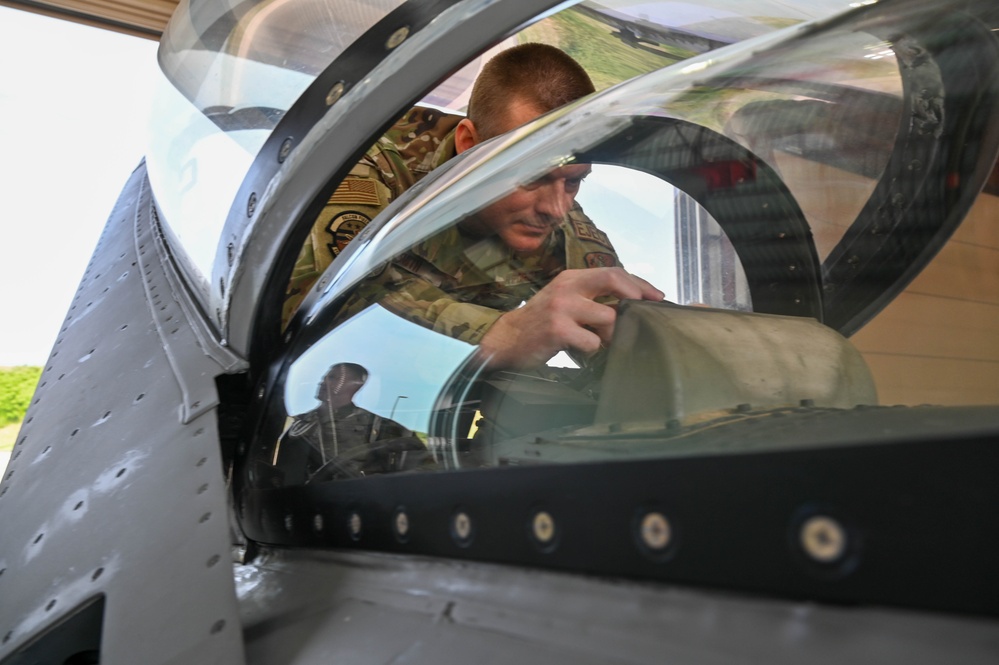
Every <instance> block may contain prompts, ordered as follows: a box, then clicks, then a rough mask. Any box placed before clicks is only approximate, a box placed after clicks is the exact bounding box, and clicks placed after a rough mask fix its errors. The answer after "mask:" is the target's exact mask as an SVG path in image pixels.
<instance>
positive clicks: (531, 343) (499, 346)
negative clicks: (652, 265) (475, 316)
mask: <svg viewBox="0 0 999 665" xmlns="http://www.w3.org/2000/svg"><path fill="white" fill-rule="evenodd" d="M602 297H609V298H615V299H617V300H625V299H628V300H662V299H663V298H664V297H665V294H663V292H662V291H660V290H659V289H657V288H656V287H654V286H652V285H651V284H649V283H648V282H646V281H645V280H644V279H642V278H641V277H636V276H635V275H632V274H630V273H628V272H625V270H624V269H622V268H590V269H584V270H566V271H565V272H562V273H560V274H559V275H558V276H556V277H555V279H553V280H552V281H551V282H550V283H549V284H548V285H547V286H545V287H544V288H543V289H541V291H539V292H538V294H537V295H536V296H534V297H533V298H531V299H530V300H528V301H527V303H526V304H525V305H524V306H523V307H521V308H519V309H515V310H513V311H510V312H506V313H505V314H503V315H501V316H499V317H497V318H496V320H495V322H494V323H493V325H492V326H491V327H490V328H489V330H488V332H487V333H486V334H485V335H484V336H483V337H482V342H481V344H480V349H481V353H482V354H483V356H484V357H485V358H486V359H487V360H488V362H489V364H490V366H493V367H496V368H500V367H514V368H527V367H536V366H538V365H541V364H544V363H545V362H546V361H547V360H548V359H549V358H551V357H552V356H554V355H555V354H556V353H558V352H559V351H562V350H573V351H577V352H579V353H582V354H584V355H589V354H592V353H595V352H596V351H598V350H599V349H600V347H601V346H602V345H606V344H610V341H611V337H612V336H613V334H614V322H615V320H616V318H617V310H616V308H615V306H614V305H611V304H603V303H599V302H597V301H596V299H597V298H602Z"/></svg>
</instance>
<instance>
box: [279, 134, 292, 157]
mask: <svg viewBox="0 0 999 665" xmlns="http://www.w3.org/2000/svg"><path fill="white" fill-rule="evenodd" d="M290 154H291V137H290V136H289V137H288V138H286V139H285V140H284V142H283V143H282V144H281V149H280V150H278V163H282V162H284V160H286V159H288V155H290Z"/></svg>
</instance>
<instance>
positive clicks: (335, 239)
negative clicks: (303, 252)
mask: <svg viewBox="0 0 999 665" xmlns="http://www.w3.org/2000/svg"><path fill="white" fill-rule="evenodd" d="M370 221H371V218H370V217H368V216H367V215H365V214H364V213H360V212H355V211H352V210H345V211H344V212H341V213H340V214H339V215H336V216H335V217H333V219H331V220H330V223H329V224H327V225H326V232H327V233H329V234H330V242H328V243H326V246H327V247H328V248H329V250H330V254H332V255H333V256H337V255H338V254H340V252H341V251H343V249H344V248H345V247H346V246H347V244H348V243H349V242H350V241H351V240H353V239H354V236H356V235H357V234H358V233H360V232H361V229H363V228H364V227H365V226H367V225H368V222H370Z"/></svg>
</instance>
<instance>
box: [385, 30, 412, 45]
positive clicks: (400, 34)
mask: <svg viewBox="0 0 999 665" xmlns="http://www.w3.org/2000/svg"><path fill="white" fill-rule="evenodd" d="M407 37H409V26H407V25H404V26H403V27H401V28H399V29H398V30H396V31H395V32H393V33H392V36H391V37H389V38H388V41H387V42H385V48H387V49H389V50H390V51H391V50H392V49H394V48H395V47H397V46H399V44H402V43H403V42H404V41H406V38H407Z"/></svg>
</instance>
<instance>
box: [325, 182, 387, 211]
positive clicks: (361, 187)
mask: <svg viewBox="0 0 999 665" xmlns="http://www.w3.org/2000/svg"><path fill="white" fill-rule="evenodd" d="M329 204H333V205H368V206H378V205H381V200H380V199H379V198H378V186H377V184H376V183H375V181H373V180H367V179H363V178H344V180H343V182H341V183H340V185H339V186H338V187H337V188H336V191H335V192H333V196H331V197H330V200H329Z"/></svg>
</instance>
